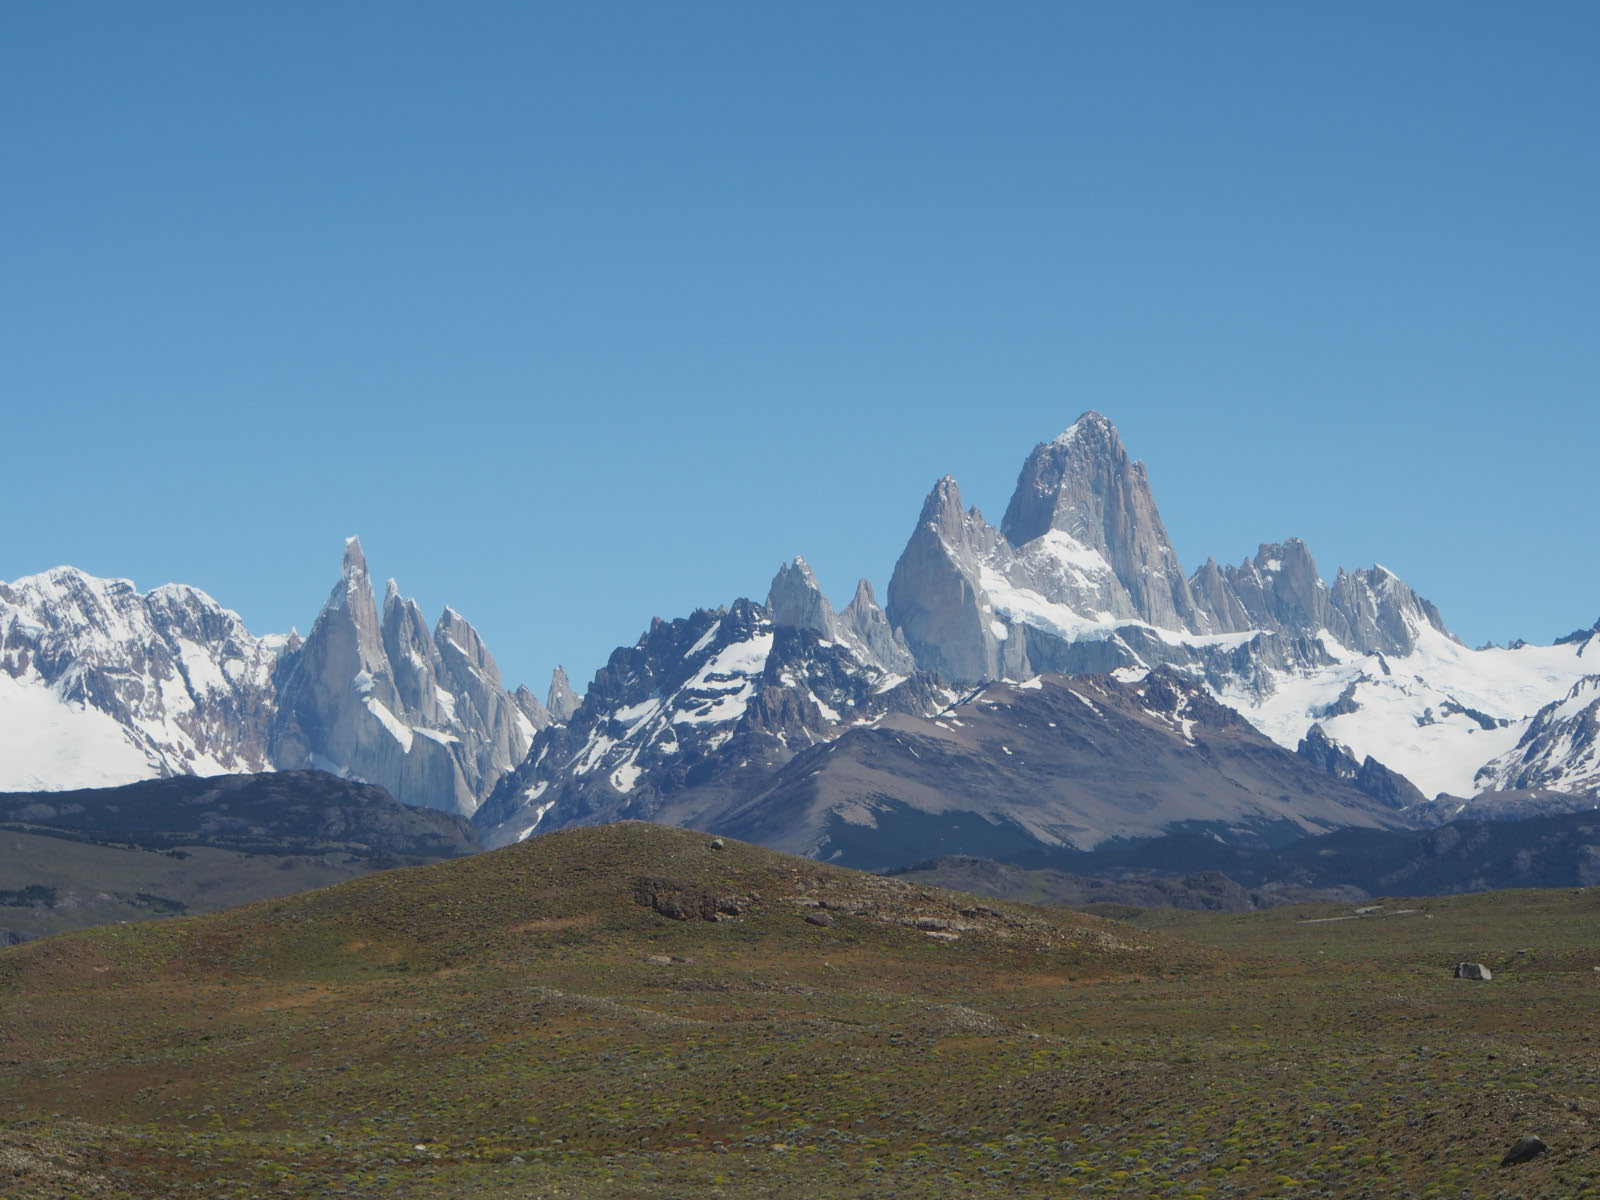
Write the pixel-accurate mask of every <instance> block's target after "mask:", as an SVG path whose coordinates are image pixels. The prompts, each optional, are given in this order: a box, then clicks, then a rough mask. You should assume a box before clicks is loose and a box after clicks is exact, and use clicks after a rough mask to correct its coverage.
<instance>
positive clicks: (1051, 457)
mask: <svg viewBox="0 0 1600 1200" xmlns="http://www.w3.org/2000/svg"><path fill="white" fill-rule="evenodd" d="M1000 530H1001V532H1002V533H1003V534H1004V535H1005V538H1006V540H1007V541H1008V542H1010V543H1011V545H1012V546H1014V547H1016V548H1018V549H1019V550H1020V549H1022V548H1024V547H1026V546H1027V545H1028V544H1029V543H1031V542H1035V541H1038V540H1039V539H1041V538H1045V537H1046V536H1047V535H1049V534H1052V533H1054V534H1058V535H1064V538H1065V539H1067V541H1066V546H1067V548H1068V553H1066V554H1061V553H1060V552H1059V551H1058V552H1057V554H1056V557H1057V558H1058V560H1059V561H1060V562H1061V563H1062V564H1063V565H1064V566H1066V567H1068V568H1069V570H1070V569H1071V568H1072V567H1074V566H1076V565H1077V564H1078V562H1079V561H1081V559H1082V558H1083V557H1085V556H1084V555H1083V552H1084V551H1087V552H1088V553H1089V554H1092V555H1094V556H1096V557H1097V558H1098V559H1099V561H1100V562H1103V563H1105V564H1106V565H1107V566H1108V567H1110V570H1111V574H1112V576H1113V577H1114V578H1115V580H1116V582H1117V584H1119V585H1120V589H1119V590H1118V591H1116V592H1114V593H1113V594H1112V595H1111V596H1110V597H1108V598H1110V599H1112V600H1113V601H1114V604H1113V606H1112V607H1111V609H1110V611H1113V612H1115V613H1116V615H1118V616H1124V615H1127V616H1137V617H1138V618H1140V619H1141V620H1144V621H1148V622H1149V623H1150V624H1152V625H1158V626H1160V627H1162V628H1164V629H1194V628H1195V606H1194V600H1193V598H1192V597H1191V596H1190V594H1189V585H1188V582H1187V581H1186V580H1185V579H1184V577H1183V570H1182V568H1181V567H1179V565H1178V556H1177V554H1176V553H1175V552H1174V551H1173V549H1172V543H1171V542H1169V541H1168V540H1167V531H1166V528H1165V526H1163V525H1162V523H1161V515H1160V513H1158V512H1157V511H1156V505H1155V500H1154V499H1153V498H1152V496H1151V494H1150V480H1149V478H1148V476H1147V475H1146V473H1145V468H1144V464H1143V463H1142V462H1134V461H1132V460H1130V459H1129V457H1128V452H1127V450H1126V449H1124V448H1123V445H1122V439H1121V438H1120V437H1119V436H1118V435H1117V431H1116V428H1115V427H1114V426H1113V425H1112V424H1111V422H1110V421H1108V420H1106V419H1105V418H1104V417H1103V416H1101V415H1100V414H1099V413H1096V412H1088V413H1084V415H1083V416H1081V417H1079V418H1078V420H1077V421H1076V422H1075V423H1074V424H1073V425H1072V426H1071V428H1069V429H1068V430H1067V431H1066V432H1065V433H1063V434H1062V435H1061V436H1060V437H1058V438H1056V439H1055V441H1053V442H1046V443H1042V444H1041V445H1038V446H1036V447H1034V450H1033V453H1032V454H1030V455H1029V456H1028V459H1027V462H1025V463H1024V464H1023V467H1022V474H1021V475H1020V476H1019V477H1018V479H1017V487H1016V491H1015V492H1013V493H1012V496H1011V503H1010V504H1009V505H1008V506H1007V507H1006V514H1005V517H1004V518H1003V519H1002V520H1001V522H1000ZM1093 565H1094V566H1098V565H1099V564H1098V563H1095V564H1093ZM1117 609H1125V611H1122V612H1118V611H1117Z"/></svg>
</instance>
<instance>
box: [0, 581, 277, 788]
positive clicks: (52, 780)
mask: <svg viewBox="0 0 1600 1200" xmlns="http://www.w3.org/2000/svg"><path fill="white" fill-rule="evenodd" d="M280 645H281V639H278V640H272V639H262V638H257V637H254V636H252V635H251V634H250V632H249V631H248V630H246V629H245V627H244V623H243V622H242V621H241V620H240V619H239V617H238V615H237V614H235V613H232V612H229V611H228V610H227V609H225V608H223V607H222V606H221V605H219V604H218V603H217V602H216V601H215V600H213V599H211V597H209V596H207V595H206V594H205V593H204V592H202V591H199V590H198V589H196V588H191V587H184V586H181V585H177V584H168V585H166V586H165V587H159V588H156V589H155V590H153V591H151V592H149V593H148V594H140V593H139V592H138V591H137V590H136V589H135V588H134V586H133V584H132V583H130V582H128V581H127V580H125V579H97V578H95V577H94V576H91V575H86V574H84V573H83V572H82V571H79V570H76V569H75V568H72V567H59V568H57V569H55V570H53V571H48V572H45V573H44V574H41V575H33V576H29V577H27V578H24V579H19V580H17V581H16V582H15V583H10V584H6V583H0V726H3V727H4V735H5V739H6V743H5V749H4V753H3V754H0V786H4V787H6V788H11V789H31V788H62V787H90V786H97V785H108V784H116V783H125V782H127V781H129V780H130V779H135V778H139V777H141V776H148V775H158V776H170V775H179V774H188V773H194V772H199V773H202V774H204V773H211V774H216V773H221V772H225V771H259V770H263V769H265V768H266V767H267V765H268V758H267V742H268V734H269V730H270V728H271V721H272V713H273V687H272V668H273V664H274V662H275V659H276V656H277V650H278V647H279V646H280Z"/></svg>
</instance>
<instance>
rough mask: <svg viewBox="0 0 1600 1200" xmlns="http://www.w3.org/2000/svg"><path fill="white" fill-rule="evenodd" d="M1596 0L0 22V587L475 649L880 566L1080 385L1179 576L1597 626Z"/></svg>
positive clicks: (682, 7) (516, 7)
mask: <svg viewBox="0 0 1600 1200" xmlns="http://www.w3.org/2000/svg"><path fill="white" fill-rule="evenodd" d="M1597 62H1600V5H1596V4H1593V3H1587V2H1585V3H1570V4H1563V3H1541V4H1538V5H1528V6H1522V5H1511V4H1503V3H1494V4H1477V3H1460V2H1453V3H1439V4H1393V3H1388V2H1385V3H1373V4H1363V3H1340V4H1325V5H1307V4H1281V3H1268V2H1265V0H1263V2H1261V3H1251V4H1231V3H1221V2H1215V3H1205V4H1188V3H1178V2H1176V0H1174V2H1171V3H1162V4H1141V3H1116V4H1111V3H1094V4H1068V3H1059V4H1006V3H998V4H977V3H959V4H957V3H940V2H934V0H917V2H914V3H893V4H891V3H860V2H859V0H853V2H851V3H837V4H835V3H814V2H808V3H804V4H776V3H750V2H748V0H741V2H739V3H726V4H720V3H719V4H712V3H681V4H677V3H674V4H661V3H654V2H650V3H629V4H617V3H605V2H596V3H582V4H571V3H561V4H537V3H505V4H484V3H470V2H467V3H453V4H450V5H440V4H420V3H398V2H389V3H382V4H377V3H337V2H334V3H329V2H327V0H318V2H317V3H280V4H271V5H265V4H256V5H250V4H216V3H211V2H209V0H208V2H204V3H200V2H197V3H181V4H180V3H162V2H160V0H145V2H142V3H138V4H124V3H109V2H107V3H70V4H62V3H53V2H47V0H15V2H13V3H8V4H5V5H3V6H0V163H3V170H0V230H3V233H0V398H3V399H0V403H3V409H0V454H3V461H4V470H3V472H0V480H3V483H0V487H3V492H0V498H3V502H4V512H5V514H6V517H5V519H4V521H3V522H0V578H5V579H10V578H15V577H17V576H19V575H23V574H28V573H31V572H34V571H38V570H42V569H45V568H47V567H50V566H53V565H55V564H58V563H63V562H69V563H72V564H75V565H77V566H80V567H82V568H83V569H85V570H87V571H90V572H93V573H95V574H101V575H121V576H128V577H131V578H133V579H134V580H135V581H136V582H137V583H138V584H139V586H140V587H141V588H149V587H152V586H154V585H156V584H159V583H162V582H165V581H167V580H172V579H175V580H181V581H184V582H188V583H193V584H195V585H197V586H200V587H203V588H205V589H206V590H207V591H209V592H211V593H212V594H213V595H214V596H216V597H217V598H218V599H219V600H221V601H222V602H223V603H224V604H226V605H228V606H229V607H232V608H234V609H236V610H238V611H239V612H240V613H241V614H243V616H244V617H245V618H246V620H247V621H248V622H249V624H250V625H251V627H252V628H253V629H255V630H256V631H258V632H271V631H279V630H284V629H287V628H288V627H289V626H291V625H298V626H299V628H300V629H301V631H302V632H303V631H304V630H305V629H306V628H308V627H309V625H310V623H311V621H312V620H313V619H314V617H315V615H316V613H317V610H318V608H319V607H320V605H321V603H322V601H323V599H324V598H325V596H326V594H327V592H328V590H329V589H330V588H331V587H332V585H333V583H334V581H335V578H336V574H337V569H338V560H339V554H340V550H341V547H342V541H343V538H344V537H345V535H347V534H349V533H359V534H360V535H361V537H362V540H363V542H364V544H365V546H366V548H367V553H368V558H369V560H370V562H371V565H372V569H373V571H374V573H375V574H376V575H377V576H378V577H379V578H380V579H381V578H383V577H384V576H388V575H393V576H396V577H397V578H398V579H399V581H400V584H401V587H402V589H403V590H404V591H405V592H407V593H408V594H411V595H414V596H416V597H417V599H418V600H419V601H420V602H421V603H422V604H423V606H424V608H425V609H426V610H427V611H428V614H429V617H430V619H431V618H432V617H433V616H434V615H436V614H437V612H438V610H439V608H440V606H442V605H444V604H450V605H452V606H454V607H455V608H457V609H459V610H460V611H462V612H463V613H465V614H466V615H467V616H468V618H470V619H471V620H472V621H473V622H474V623H475V624H476V625H477V626H478V627H479V629H480V630H481V632H482V633H483V634H484V636H485V638H486V639H487V641H488V643H489V645H490V646H491V648H492V649H493V650H494V652H495V653H496V655H497V656H498V658H499V659H500V661H501V665H502V667H503V668H504V673H505V675H506V676H507V679H508V681H510V682H518V681H525V682H527V683H529V684H530V685H531V686H533V687H534V689H535V690H536V691H537V692H540V693H541V694H542V692H543V689H544V686H545V684H546V682H547V681H548V677H549V671H550V669H551V667H552V666H554V664H555V663H557V662H563V663H565V664H566V665H567V667H568V668H569V670H570V671H571V672H572V674H573V676H574V679H575V681H576V682H577V683H578V684H579V686H580V687H581V686H582V685H583V683H584V682H585V681H586V680H587V679H588V677H589V676H590V675H591V674H592V673H593V671H594V670H595V668H596V667H598V666H599V665H600V664H601V663H602V662H603V661H604V659H605V657H606V656H607V654H608V653H609V652H610V650H611V648H612V647H613V646H615V645H618V644H622V643H631V642H632V641H633V640H634V639H635V638H636V637H637V636H638V634H639V633H640V631H641V630H642V629H643V628H644V627H645V626H646V625H647V623H648V622H649V619H650V617H651V616H653V615H659V616H663V617H672V616H678V615H684V614H686V613H688V612H689V611H690V610H692V609H693V608H695V607H699V606H713V605H716V604H719V603H725V602H728V601H730V600H732V599H733V598H735V597H736V596H739V595H742V594H748V595H752V596H755V597H757V598H760V597H763V596H764V595H765V592H766V587H767V584H768V582H769V580H770V578H771V576H772V573H773V572H774V570H775V569H776V568H777V567H778V565H779V564H780V563H781V562H782V561H783V560H785V559H787V558H789V557H791V556H793V555H794V554H796V553H801V554H804V555H805V556H806V557H807V558H808V559H810V560H811V562H812V563H813V565H814V566H815V568H816V569H817V571H818V573H819V575H820V577H821V579H822V582H823V584H824V586H825V587H826V588H827V590H828V591H829V593H830V594H831V595H832V596H833V598H834V599H835V601H836V602H838V603H843V602H844V601H847V600H848V599H849V596H850V592H851V590H852V589H853V587H854V583H855V580H856V578H857V577H858V576H863V575H864V576H867V577H868V578H870V579H871V580H872V581H873V582H874V584H875V585H876V586H877V588H878V590H879V595H880V598H881V597H882V594H883V592H884V590H885V587H886V584H887V582H888V577H889V573H890V570H891V569H892V566H893V563H894V560H895V558H896V556H897V555H898V554H899V551H900V549H901V547H902V546H903V545H904V542H905V540H906V537H907V536H908V535H909V533H910V532H911V528H912V525H913V523H914V521H915V519H916V516H917V512H918V509H919V507H920V505H921V502H922V498H923V496H924V495H925V493H926V492H927V489H928V488H929V486H930V485H931V484H932V483H933V482H934V480H935V479H936V478H938V477H939V476H940V475H942V474H944V473H947V472H948V473H950V474H953V475H954V476H955V477H956V478H957V479H958V480H959V481H960V483H961V485H962V488H963V493H964V495H965V497H966V499H967V501H968V502H969V503H973V504H977V505H978V506H979V507H981V508H982V509H983V510H984V511H985V512H986V513H988V514H989V515H990V517H991V518H992V519H994V520H998V518H999V516H1000V513H1001V512H1002V511H1003V510H1004V507H1005V504H1006V500H1007V498H1008V497H1009V495H1010V491H1011V488H1012V485H1013V483H1014V481H1015V478H1016V473H1017V470H1018V469H1019V467H1020V466H1021V463H1022V459H1023V458H1024V456H1025V455H1026V454H1027V452H1028V450H1029V449H1030V448H1031V447H1032V446H1033V445H1034V443H1035V442H1037V441H1040V440H1042V439H1046V438H1049V437H1051V436H1053V435H1054V434H1056V433H1058V432H1059V431H1060V430H1061V429H1062V428H1064V427H1065V426H1066V425H1067V424H1068V423H1069V422H1070V421H1072V420H1073V419H1074V418H1075V417H1076V416H1077V415H1078V413H1079V412H1081V411H1082V410H1084V409H1086V408H1096V409H1099V410H1100V411H1102V412H1104V413H1106V414H1107V415H1108V416H1110V417H1111V418H1112V420H1114V421H1115V422H1116V423H1117V424H1118V426H1119V427H1120V429H1121V430H1122V433H1123V436H1124V439H1125V440H1126V441H1127V443H1128V445H1129V447H1130V449H1131V451H1132V452H1133V454H1134V455H1135V456H1136V457H1141V458H1143V459H1145V461H1146V463H1147V465H1148V466H1149V469H1150V474H1151V478H1152V482H1153V484H1154V487H1155V492H1156V499H1157V501H1158V503H1159V505H1160V506H1161V511H1162V515H1163V517H1164V518H1165V520H1166V523H1167V527H1168V529H1169V531H1170V532H1171V534H1172V537H1173V540H1174V542H1175V544H1176V546H1177V549H1178V552H1179V555H1180V556H1181V558H1182V560H1183V563H1184V565H1185V567H1186V568H1188V569H1191V570H1192V569H1193V568H1194V567H1195V566H1196V565H1197V564H1198V563H1200V562H1202V561H1204V559H1205V558H1206V557H1207V556H1208V555H1214V556H1215V557H1217V558H1219V559H1225V560H1233V561H1237V560H1238V559H1240V558H1242V557H1244V556H1246V555H1247V554H1250V553H1253V552H1254V550H1255V548H1256V545H1257V543H1258V542H1261V541H1267V540H1276V539H1281V538H1284V537H1288V536H1293V535H1298V536H1300V537H1303V538H1305V539H1306V541H1307V542H1308V543H1309V544H1310V546H1311V549H1312V552H1313V553H1314V554H1315V556H1316V558H1317V561H1318V564H1319V566H1320V567H1321V568H1322V570H1323V573H1324V574H1325V575H1328V576H1331V575H1332V573H1333V570H1334V568H1335V567H1337V566H1338V565H1340V564H1345V565H1350V566H1356V565H1366V564H1370V563H1371V562H1373V561H1380V562H1383V563H1384V564H1386V565H1387V566H1389V567H1391V568H1392V569H1394V570H1395V571H1397V572H1398V573H1399V574H1400V575H1401V576H1402V577H1404V578H1405V579H1407V580H1408V581H1409V582H1411V583H1412V584H1413V585H1414V586H1416V587H1417V588H1418V589H1419V590H1420V591H1421V592H1422V593H1423V594H1425V595H1427V596H1428V597H1429V598H1431V599H1432V600H1433V601H1434V602H1435V603H1437V604H1438V605H1439V607H1440V608H1441V610H1442V611H1443V613H1444V616H1445V619H1446V621H1447V622H1448V623H1449V624H1450V625H1451V627H1452V628H1453V629H1455V630H1456V631H1457V632H1458V633H1459V634H1460V635H1461V636H1462V637H1463V639H1464V640H1467V641H1469V642H1474V643H1475V642H1478V641H1482V640H1485V639H1489V638H1493V639H1496V640H1506V639H1509V638H1512V637H1517V636H1523V637H1528V638H1530V639H1536V640H1547V639H1549V638H1551V637H1553V636H1555V635H1558V634H1561V633H1563V632H1566V631H1567V630H1569V629H1572V628H1574V627H1575V626H1578V625H1587V624H1588V623H1590V622H1592V621H1593V620H1594V619H1595V617H1596V616H1597V615H1600V555H1597V553H1596V538H1595V534H1594V524H1595V522H1594V514H1595V511H1596V505H1595V490H1596V489H1595V482H1594V480H1595V475H1596V466H1597V463H1600V416H1597V414H1596V407H1597V406H1596V400H1597V398H1600V387H1597V385H1600V234H1597V220H1600V117H1597V114H1600V71H1597V70H1596V67H1595V64H1596V63H1597Z"/></svg>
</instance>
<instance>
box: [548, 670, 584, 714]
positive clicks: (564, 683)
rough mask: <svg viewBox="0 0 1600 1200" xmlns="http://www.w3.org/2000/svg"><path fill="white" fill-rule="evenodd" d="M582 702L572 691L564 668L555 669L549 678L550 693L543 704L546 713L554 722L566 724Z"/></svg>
mask: <svg viewBox="0 0 1600 1200" xmlns="http://www.w3.org/2000/svg"><path fill="white" fill-rule="evenodd" d="M582 702H583V701H582V699H581V698H580V697H579V695H578V693H577V692H575V691H573V690H572V684H571V682H569V681H568V679H567V671H566V668H565V667H557V668H556V669H555V671H554V673H552V674H551V676H550V691H549V694H548V695H547V696H546V697H545V702H544V706H545V709H546V711H548V712H549V714H550V716H551V717H552V718H553V719H554V720H555V721H557V722H566V721H570V720H572V714H573V713H575V712H577V711H578V705H579V704H581V703H582Z"/></svg>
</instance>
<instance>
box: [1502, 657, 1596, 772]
mask: <svg viewBox="0 0 1600 1200" xmlns="http://www.w3.org/2000/svg"><path fill="white" fill-rule="evenodd" d="M1596 657H1600V654H1597V655H1596ZM1590 665H1594V664H1590ZM1478 783H1479V784H1480V786H1483V787H1488V788H1494V789H1496V790H1498V791H1506V792H1510V791H1525V790H1532V789H1543V790H1547V791H1553V792H1565V793H1568V794H1570V795H1600V674H1597V675H1585V676H1584V677H1583V678H1582V679H1580V680H1578V682H1577V683H1575V684H1573V685H1572V688H1571V690H1569V691H1568V692H1567V694H1566V695H1565V696H1563V697H1562V698H1561V699H1560V700H1557V701H1553V702H1552V703H1550V704H1547V705H1545V706H1544V707H1543V708H1541V709H1540V710H1539V711H1538V712H1537V713H1536V714H1534V718H1533V720H1532V721H1530V722H1528V727H1527V729H1526V730H1525V731H1524V733H1523V735H1522V737H1521V738H1520V739H1519V740H1518V742H1517V744H1516V746H1514V747H1513V748H1512V749H1510V750H1508V751H1506V752H1505V753H1504V754H1502V755H1500V756H1499V757H1498V758H1495V759H1492V760H1491V761H1490V762H1489V763H1488V764H1487V765H1486V766H1484V768H1483V769H1482V770H1481V771H1479V773H1478Z"/></svg>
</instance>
